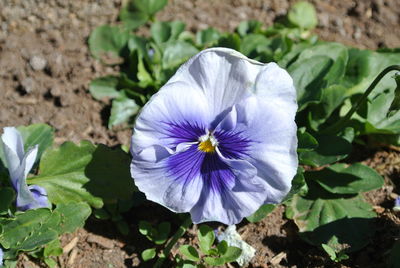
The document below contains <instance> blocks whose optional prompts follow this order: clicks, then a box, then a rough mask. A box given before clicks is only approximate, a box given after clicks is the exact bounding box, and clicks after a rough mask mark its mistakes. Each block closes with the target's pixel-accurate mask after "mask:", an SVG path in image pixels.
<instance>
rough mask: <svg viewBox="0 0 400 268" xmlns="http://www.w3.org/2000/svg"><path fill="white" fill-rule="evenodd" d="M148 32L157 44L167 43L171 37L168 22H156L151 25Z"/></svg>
mask: <svg viewBox="0 0 400 268" xmlns="http://www.w3.org/2000/svg"><path fill="white" fill-rule="evenodd" d="M150 31H151V36H152V37H153V39H154V41H156V43H157V44H161V43H164V42H167V41H168V39H169V38H170V36H171V26H170V25H169V23H168V22H161V21H156V22H154V23H153V24H152V25H151V29H150Z"/></svg>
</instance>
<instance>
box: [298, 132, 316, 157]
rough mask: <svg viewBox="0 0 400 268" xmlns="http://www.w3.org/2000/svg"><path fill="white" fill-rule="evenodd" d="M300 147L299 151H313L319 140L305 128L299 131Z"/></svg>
mask: <svg viewBox="0 0 400 268" xmlns="http://www.w3.org/2000/svg"><path fill="white" fill-rule="evenodd" d="M297 139H298V148H297V152H305V151H312V150H314V149H315V148H317V147H318V141H317V140H316V139H315V138H314V137H313V136H312V135H311V134H310V133H308V132H306V131H305V129H299V130H298V131H297Z"/></svg>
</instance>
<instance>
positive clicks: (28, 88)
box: [21, 77, 36, 93]
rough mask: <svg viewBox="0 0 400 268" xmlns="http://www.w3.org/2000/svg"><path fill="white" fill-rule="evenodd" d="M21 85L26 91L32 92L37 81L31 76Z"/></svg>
mask: <svg viewBox="0 0 400 268" xmlns="http://www.w3.org/2000/svg"><path fill="white" fill-rule="evenodd" d="M21 86H22V89H23V90H24V91H25V92H26V93H31V92H32V91H34V90H35V88H36V83H35V80H33V79H32V78H31V77H27V78H25V79H23V80H22V81H21Z"/></svg>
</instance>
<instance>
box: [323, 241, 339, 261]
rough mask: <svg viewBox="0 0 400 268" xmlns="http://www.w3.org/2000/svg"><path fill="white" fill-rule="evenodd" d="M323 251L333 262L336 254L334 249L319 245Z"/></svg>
mask: <svg viewBox="0 0 400 268" xmlns="http://www.w3.org/2000/svg"><path fill="white" fill-rule="evenodd" d="M321 246H322V248H323V250H325V252H326V253H327V254H328V255H329V258H330V259H331V260H332V261H334V260H336V252H335V249H333V248H331V247H330V246H328V245H327V244H322V245H321Z"/></svg>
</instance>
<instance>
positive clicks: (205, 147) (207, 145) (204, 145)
mask: <svg viewBox="0 0 400 268" xmlns="http://www.w3.org/2000/svg"><path fill="white" fill-rule="evenodd" d="M198 148H199V150H200V151H203V152H205V153H214V152H215V146H214V145H212V143H211V141H210V139H207V140H206V141H202V142H200V143H199V147H198Z"/></svg>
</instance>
